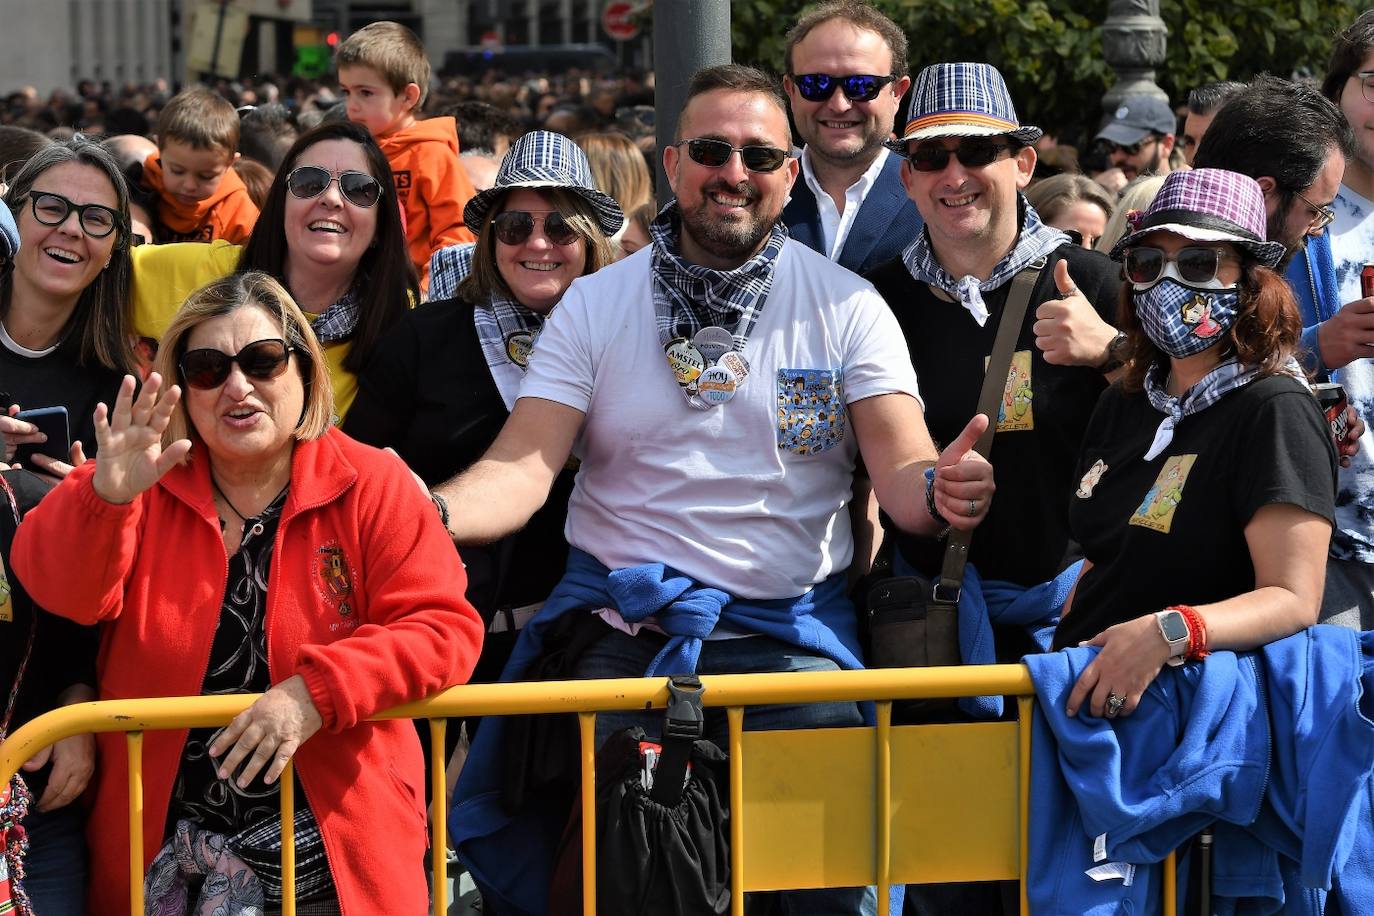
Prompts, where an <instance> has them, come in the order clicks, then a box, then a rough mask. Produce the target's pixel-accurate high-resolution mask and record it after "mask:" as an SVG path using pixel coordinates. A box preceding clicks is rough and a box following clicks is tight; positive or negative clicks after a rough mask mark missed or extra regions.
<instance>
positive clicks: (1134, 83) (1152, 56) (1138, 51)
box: [1102, 0, 1169, 112]
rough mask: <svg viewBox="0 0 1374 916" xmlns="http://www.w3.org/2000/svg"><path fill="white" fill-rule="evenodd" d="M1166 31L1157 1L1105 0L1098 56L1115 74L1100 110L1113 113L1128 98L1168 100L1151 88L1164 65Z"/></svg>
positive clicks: (1161, 90)
mask: <svg viewBox="0 0 1374 916" xmlns="http://www.w3.org/2000/svg"><path fill="white" fill-rule="evenodd" d="M1168 34H1169V30H1168V28H1167V27H1166V26H1165V25H1164V20H1163V19H1161V18H1159V0H1107V19H1106V21H1105V22H1103V23H1102V56H1103V57H1104V58H1106V60H1107V63H1108V64H1109V65H1110V66H1111V68H1112V69H1113V70H1114V71H1116V82H1115V83H1114V84H1113V85H1112V87H1111V88H1110V89H1108V90H1107V92H1106V94H1105V95H1103V96H1102V110H1103V111H1106V112H1113V111H1116V109H1117V107H1118V106H1120V104H1121V102H1122V100H1123V99H1125V98H1126V97H1127V96H1132V95H1153V96H1157V97H1158V98H1161V99H1164V101H1166V102H1168V101H1169V97H1168V96H1167V95H1166V94H1165V92H1164V90H1163V89H1160V88H1159V86H1158V85H1156V84H1155V69H1156V68H1157V67H1160V66H1163V64H1164V50H1165V47H1166V45H1167V41H1168Z"/></svg>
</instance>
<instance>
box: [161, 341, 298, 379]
mask: <svg viewBox="0 0 1374 916" xmlns="http://www.w3.org/2000/svg"><path fill="white" fill-rule="evenodd" d="M295 349H296V348H295V347H293V346H291V345H290V344H288V343H287V342H286V341H284V340H279V339H276V338H271V337H269V338H267V339H265V340H255V341H253V342H252V343H250V344H249V345H248V346H246V347H244V348H243V349H242V350H240V351H239V352H237V353H235V354H234V355H233V356H230V355H229V354H228V353H224V352H222V351H220V350H215V349H213V348H203V349H200V350H187V351H186V352H185V353H184V354H183V355H182V357H181V360H180V361H179V362H178V363H177V365H179V366H180V367H181V378H182V381H184V382H185V383H186V384H188V385H190V386H191V387H192V388H218V387H219V386H220V385H223V384H224V381H225V379H227V378H229V370H230V368H231V367H232V366H233V365H234V363H238V364H239V368H240V369H242V370H243V374H244V375H246V376H248V377H249V378H251V379H254V380H255V381H259V382H266V381H269V380H270V379H274V378H276V377H277V376H279V375H281V374H282V373H283V372H285V371H286V362H287V360H288V359H289V358H290V356H291V354H292V352H294V351H295Z"/></svg>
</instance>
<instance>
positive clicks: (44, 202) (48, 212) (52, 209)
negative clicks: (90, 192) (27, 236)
mask: <svg viewBox="0 0 1374 916" xmlns="http://www.w3.org/2000/svg"><path fill="white" fill-rule="evenodd" d="M29 200H30V204H31V206H32V207H33V218H34V219H36V220H38V221H39V222H40V223H42V224H43V225H45V226H60V225H62V223H63V222H64V221H65V220H66V219H67V214H69V213H71V212H72V211H73V210H75V211H76V220H77V222H78V223H80V224H81V231H82V232H84V233H86V234H87V235H89V236H90V237H91V238H93V239H103V238H104V237H105V236H107V235H109V234H110V233H111V232H114V231H115V230H116V229H118V228H119V227H120V226H121V225H122V224H123V223H124V220H123V218H122V217H121V216H120V215H119V213H118V211H115V210H112V209H110V208H109V207H105V206H101V205H100V204H75V203H72V202H71V201H70V200H67V198H65V197H63V196H62V195H61V194H53V193H51V192H49V191H32V192H30V194H29Z"/></svg>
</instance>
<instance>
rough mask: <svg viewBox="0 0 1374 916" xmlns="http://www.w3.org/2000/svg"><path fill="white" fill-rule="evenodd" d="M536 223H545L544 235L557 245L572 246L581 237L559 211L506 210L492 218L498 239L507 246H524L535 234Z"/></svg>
mask: <svg viewBox="0 0 1374 916" xmlns="http://www.w3.org/2000/svg"><path fill="white" fill-rule="evenodd" d="M536 221H540V222H543V224H544V235H545V236H547V237H548V240H549V241H550V242H553V243H554V244H555V245H571V244H572V243H573V242H576V241H577V240H578V239H579V238H580V237H581V236H579V235H578V233H577V230H576V229H574V228H573V227H572V224H571V223H569V222H568V221H567V219H566V218H565V217H564V216H563V214H562V213H559V212H558V211H557V210H506V211H505V212H503V213H498V214H496V215H495V216H493V217H492V218H491V225H492V228H493V229H494V230H495V232H496V238H497V239H498V240H500V241H501V242H503V243H504V244H506V245H522V244H524V243H525V241H526V240H527V239H528V238H529V237H530V236H531V235H533V234H534V225H535V222H536Z"/></svg>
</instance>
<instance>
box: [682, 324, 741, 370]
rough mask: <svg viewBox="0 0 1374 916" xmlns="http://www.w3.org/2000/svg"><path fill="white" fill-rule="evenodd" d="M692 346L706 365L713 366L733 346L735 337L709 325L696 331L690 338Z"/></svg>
mask: <svg viewBox="0 0 1374 916" xmlns="http://www.w3.org/2000/svg"><path fill="white" fill-rule="evenodd" d="M692 346H694V347H696V348H697V351H698V352H700V353H701V355H702V356H704V357H706V362H707V363H708V364H714V363H716V362H718V361H719V360H720V358H721V357H722V356H724V355H725V354H726V353H728V352H729V351H730V350H731V348H733V347H734V346H735V335H734V334H731V333H730V332H729V331H727V330H725V328H722V327H719V326H717V325H711V326H710V327H705V328H702V329H701V330H700V331H697V333H696V335H695V336H694V337H693V338H692Z"/></svg>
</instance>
